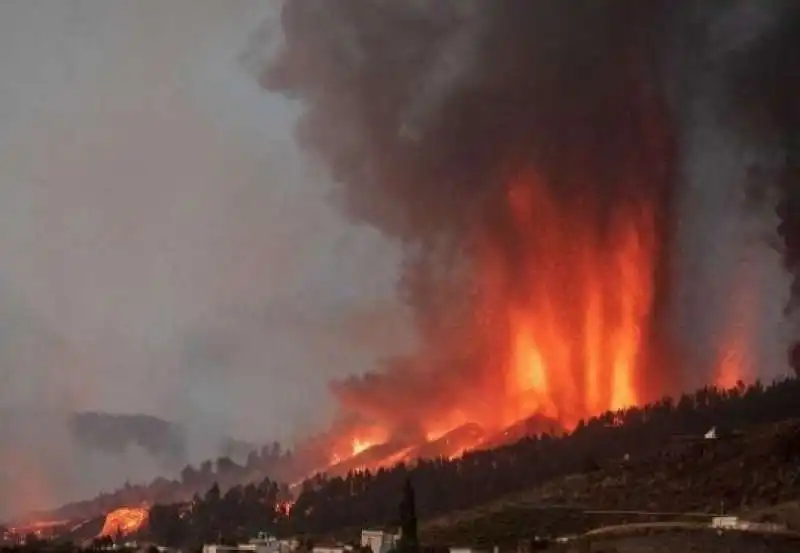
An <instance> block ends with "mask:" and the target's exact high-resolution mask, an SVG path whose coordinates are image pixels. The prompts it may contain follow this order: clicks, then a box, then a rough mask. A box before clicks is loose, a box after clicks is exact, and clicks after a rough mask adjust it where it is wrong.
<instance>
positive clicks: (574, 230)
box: [483, 173, 655, 427]
mask: <svg viewBox="0 0 800 553" xmlns="http://www.w3.org/2000/svg"><path fill="white" fill-rule="evenodd" d="M509 204H510V216H511V219H512V223H511V226H512V231H513V232H516V233H518V239H519V240H518V241H519V242H520V243H522V244H524V245H525V249H524V250H523V251H520V254H519V257H518V258H517V259H514V260H511V261H508V260H503V259H501V258H499V257H497V256H493V255H492V252H491V243H489V244H488V247H489V248H490V249H489V250H488V254H487V255H486V256H485V257H484V260H483V262H484V264H485V266H486V275H488V279H489V280H488V281H487V282H486V290H488V293H487V296H486V299H487V301H488V302H489V304H488V305H487V310H490V311H492V312H495V313H496V312H497V309H498V307H499V308H500V309H501V312H503V311H504V312H505V321H506V324H507V328H508V333H509V335H508V348H509V351H510V353H509V359H508V366H507V368H506V369H507V370H506V382H505V390H504V394H503V395H504V396H505V398H506V399H505V401H504V405H503V410H504V412H503V413H502V420H501V421H500V422H501V423H502V424H505V425H508V424H511V423H513V422H515V421H518V420H521V419H523V418H525V417H528V416H530V415H533V414H541V415H544V416H546V417H549V418H552V419H555V420H558V421H560V422H561V423H562V424H563V425H565V426H567V427H571V426H573V425H574V424H576V423H577V422H578V420H580V419H581V418H585V417H587V416H590V415H593V414H596V413H599V412H602V411H605V410H617V409H620V408H623V407H626V406H630V405H633V404H635V403H637V401H638V400H639V397H638V395H637V390H636V381H637V378H636V373H637V367H638V365H639V362H640V355H641V353H642V349H643V344H642V336H643V335H644V334H645V333H646V330H647V328H646V325H647V322H648V315H649V313H650V310H651V304H652V300H653V271H654V259H655V252H654V247H655V246H654V244H655V239H654V232H653V222H652V215H651V211H650V210H649V209H648V206H647V205H646V204H644V203H642V202H639V203H637V202H632V204H631V205H629V206H618V207H616V208H615V209H614V211H613V213H612V214H611V215H608V214H606V217H607V219H606V220H604V221H603V222H602V223H599V222H598V218H599V214H598V211H597V209H596V208H595V207H594V205H593V204H592V202H591V201H590V200H589V199H587V198H581V199H579V200H573V199H562V198H554V197H551V196H550V195H549V194H548V193H547V192H546V188H545V187H544V186H542V185H541V181H540V180H539V178H538V176H537V175H535V174H533V173H528V174H526V175H525V176H524V177H522V178H520V179H518V180H516V181H514V182H513V183H512V184H511V187H510V191H509ZM510 263H514V264H515V267H514V268H513V272H512V270H511V267H510V266H509V264H510ZM519 264H523V267H522V269H521V271H520V267H519ZM520 272H522V273H523V274H524V275H525V278H524V280H523V281H522V282H521V281H520V279H519V274H520ZM520 289H523V293H520Z"/></svg>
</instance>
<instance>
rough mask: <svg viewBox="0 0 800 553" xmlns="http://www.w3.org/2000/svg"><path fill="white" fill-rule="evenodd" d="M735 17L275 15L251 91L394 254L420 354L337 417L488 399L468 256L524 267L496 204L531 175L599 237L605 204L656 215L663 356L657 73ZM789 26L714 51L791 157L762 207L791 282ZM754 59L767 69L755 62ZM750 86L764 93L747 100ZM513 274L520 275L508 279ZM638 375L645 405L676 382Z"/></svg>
mask: <svg viewBox="0 0 800 553" xmlns="http://www.w3.org/2000/svg"><path fill="white" fill-rule="evenodd" d="M733 4H735V3H733V2H713V1H710V2H696V1H692V0H687V1H685V2H676V1H667V0H649V1H642V0H616V1H614V2H598V1H593V0H500V1H488V0H486V1H478V0H428V1H426V0H405V1H403V0H290V1H288V2H287V3H286V4H285V6H284V9H283V13H282V26H283V31H284V35H285V40H286V42H285V45H284V47H283V49H282V51H281V52H280V55H279V57H278V58H277V60H275V61H274V62H273V63H271V64H270V65H269V67H267V68H266V69H265V70H264V72H263V74H262V75H261V82H262V83H263V85H264V86H265V87H266V88H267V89H269V90H272V91H278V92H281V93H284V94H286V95H287V96H290V97H293V98H296V99H298V100H300V101H301V102H302V103H303V105H304V106H305V108H306V109H305V112H304V115H303V117H302V120H301V121H300V123H299V127H298V137H299V140H300V142H301V144H302V145H303V146H305V147H306V148H308V150H309V151H311V152H313V153H314V154H315V155H317V156H319V158H320V159H321V160H322V161H323V162H324V163H325V164H327V166H328V167H329V168H330V170H331V172H332V175H333V177H334V178H335V180H336V181H337V182H338V183H339V184H340V188H339V192H340V196H339V197H338V198H337V200H339V201H340V202H341V204H342V206H343V208H344V209H345V211H346V212H347V213H348V214H349V215H350V216H352V217H353V218H354V219H355V220H358V221H363V222H367V223H369V224H372V225H374V226H376V227H378V228H380V229H381V230H382V231H383V232H385V233H386V234H387V235H388V236H390V237H394V238H396V239H397V240H399V241H400V242H401V243H402V244H403V247H404V248H405V252H406V257H405V271H404V275H403V278H402V282H401V293H402V294H403V295H404V297H405V298H407V300H408V301H409V302H410V304H411V305H412V306H413V307H414V308H415V312H416V314H417V317H418V323H419V331H420V334H421V338H422V342H423V351H422V352H421V354H420V356H419V357H418V358H415V359H404V360H398V361H393V362H392V363H390V364H389V365H388V366H387V367H384V368H383V370H381V371H380V372H377V373H376V374H370V375H366V376H364V377H363V378H358V377H354V378H352V379H350V380H346V381H344V382H339V383H335V384H334V385H333V389H334V392H335V393H336V395H337V397H338V398H339V399H340V400H341V402H342V403H343V405H344V406H345V407H346V408H348V407H350V408H352V409H353V410H356V411H358V412H359V413H361V414H364V415H365V416H369V417H372V418H374V419H376V420H381V421H395V422H396V421H397V420H398V418H399V419H408V418H413V416H411V415H409V416H406V415H404V413H406V412H407V411H408V409H409V405H411V406H413V408H414V411H415V414H420V412H423V413H424V411H425V410H426V409H429V408H430V409H435V408H437V407H439V406H441V405H443V404H444V405H449V404H452V405H456V404H458V403H459V402H463V401H470V402H473V403H480V402H481V401H484V400H483V399H482V397H483V396H482V393H481V392H480V391H481V390H483V389H485V386H491V383H490V382H484V380H485V379H487V378H489V377H490V376H491V375H487V374H486V371H485V367H486V366H487V360H490V359H491V357H492V355H493V354H494V353H493V352H492V347H491V346H492V344H486V343H483V342H482V341H481V338H480V336H481V335H480V333H479V332H474V333H473V332H472V331H473V330H474V329H475V328H476V327H478V326H480V325H481V324H491V321H489V322H488V323H487V321H484V320H478V319H479V317H477V316H476V314H475V313H474V312H473V311H472V308H473V307H474V301H473V299H474V296H475V294H476V293H477V292H476V283H475V282H474V271H473V270H472V268H473V267H472V265H471V263H472V261H473V258H474V257H473V255H472V253H473V252H474V249H475V248H476V243H477V242H478V241H479V240H480V239H482V238H485V237H486V236H489V237H490V238H491V241H492V244H494V245H495V246H497V247H499V250H500V255H501V257H502V261H503V263H504V265H506V266H508V267H510V268H511V270H512V273H513V272H514V271H515V267H520V268H521V267H522V266H523V263H522V262H523V261H529V260H527V259H524V258H525V256H526V255H529V254H527V253H525V252H526V251H527V250H526V249H525V248H523V246H524V245H525V244H521V243H520V237H519V235H518V234H517V233H514V232H511V230H510V229H509V225H508V218H509V213H508V206H507V192H508V189H507V185H508V181H509V179H510V178H513V177H514V176H515V175H517V174H519V173H520V172H522V171H525V170H527V169H529V168H535V170H536V171H537V173H538V174H540V175H542V176H543V178H544V182H546V183H547V186H548V193H549V194H550V195H551V196H552V197H554V198H556V200H557V201H559V202H562V203H564V204H565V205H569V206H579V207H581V209H583V210H585V211H586V212H587V220H588V224H590V225H591V226H592V227H593V229H594V231H595V232H596V234H597V235H598V236H600V237H601V241H602V237H604V236H605V234H606V233H607V232H608V228H609V225H611V223H612V221H613V218H614V214H615V213H617V210H618V209H620V207H621V206H628V205H637V203H638V202H647V203H648V204H649V205H652V206H654V209H655V213H654V214H653V215H654V219H655V220H654V225H655V229H654V232H655V237H656V242H657V244H658V250H657V257H658V259H657V265H656V267H655V275H654V280H655V287H656V291H655V293H656V302H655V303H656V306H655V312H654V313H653V314H652V317H653V325H654V326H653V329H652V332H653V334H654V336H653V337H652V338H651V339H650V341H651V342H652V343H651V344H650V345H651V347H650V348H648V349H649V350H651V351H653V352H655V353H653V355H654V357H655V358H658V359H661V360H662V361H663V360H664V359H665V355H666V351H667V350H668V349H669V348H667V347H666V344H662V343H660V342H661V341H663V340H664V337H663V332H660V330H659V324H660V319H661V318H663V317H660V316H659V313H660V309H661V306H663V305H665V304H666V303H668V301H669V295H668V292H669V282H668V276H667V275H669V270H668V269H669V257H670V251H671V248H670V238H671V235H672V232H671V231H672V226H673V224H674V222H675V220H676V218H677V216H676V214H675V213H674V198H675V195H676V194H677V193H678V190H679V187H680V183H679V181H678V179H677V178H676V172H675V170H674V169H675V167H676V166H677V165H678V164H679V160H678V159H676V154H675V152H676V151H677V148H676V143H675V141H676V133H675V132H674V131H675V128H674V126H675V121H674V118H673V117H671V115H670V112H669V109H668V107H667V97H668V95H669V93H670V92H671V93H677V94H688V93H691V92H692V89H691V87H676V86H675V83H670V82H667V81H666V80H665V79H666V78H667V77H666V75H670V74H673V75H674V74H680V73H681V71H680V67H678V71H675V70H674V66H675V65H676V64H677V65H678V66H680V65H681V64H684V63H685V64H692V63H695V62H696V60H695V59H692V56H691V54H692V53H695V54H696V53H697V52H690V56H689V59H686V60H685V61H684V58H683V57H678V56H676V55H675V53H674V51H673V49H674V48H675V47H674V45H675V43H676V41H675V40H674V38H675V35H676V34H677V35H680V34H681V33H685V34H686V35H687V36H692V37H695V38H698V40H697V42H696V43H692V44H691V46H690V48H705V47H707V45H705V44H704V43H703V40H704V38H705V34H706V32H707V28H706V26H707V24H708V18H710V19H713V18H714V17H716V15H717V14H719V13H722V12H725V11H726V10H728V9H730V8H731V6H732V5H733ZM776 4H780V3H779V2H778V3H776ZM698 10H700V11H703V10H704V11H705V12H707V14H708V18H707V19H706V20H705V21H704V22H701V23H697V19H696V18H693V17H692V14H693V13H694V12H697V11H698ZM796 20H797V18H796V17H794V19H792V21H795V22H796ZM787 25H788V24H787ZM795 31H796V29H790V28H789V27H788V26H787V28H786V29H785V30H784V31H781V32H780V33H778V35H780V37H783V38H774V41H775V43H771V42H769V41H768V40H766V41H765V42H764V43H763V44H760V45H757V47H748V50H747V53H746V54H742V56H739V57H736V56H728V57H726V60H727V62H726V63H728V64H729V67H728V70H729V71H730V73H729V77H726V78H729V80H730V86H731V87H734V85H735V84H736V83H741V84H742V86H741V90H734V91H733V92H732V94H733V96H734V97H735V98H737V99H741V100H742V101H748V102H749V101H750V100H745V99H746V98H748V94H749V95H753V98H755V99H756V100H759V101H763V102H764V105H765V107H764V109H763V110H762V111H763V112H764V114H766V115H767V116H768V117H769V118H770V121H772V125H773V126H774V127H776V128H777V129H778V131H779V132H781V133H782V140H783V142H784V144H785V145H786V149H787V153H788V152H794V154H793V155H791V156H789V158H788V159H789V162H788V163H787V167H786V176H785V178H784V179H782V181H781V185H780V190H781V194H782V195H781V198H782V200H781V204H780V208H779V209H780V210H781V213H782V215H783V224H782V226H781V233H782V236H783V237H784V239H785V241H786V246H787V266H788V267H789V268H790V270H793V271H794V270H797V269H798V265H800V243H798V242H800V234H799V233H798V226H800V224H798V222H797V219H798V217H797V216H796V215H794V214H795V213H797V205H798V201H800V195H799V194H798V193H797V185H796V171H797V167H798V166H800V165H799V161H800V160H799V159H798V156H800V153H799V152H798V142H800V141H799V140H798V137H797V128H798V126H797V119H798V111H797V101H796V100H795V99H794V98H795V97H796V94H794V95H793V94H791V93H790V92H788V91H789V90H792V91H794V92H795V93H796V91H797V90H798V88H797V81H796V80H795V81H794V82H795V85H794V87H793V88H788V89H787V90H786V92H784V89H783V88H782V87H783V86H784V85H783V84H782V83H784V73H786V72H791V71H794V72H795V73H794V74H795V78H796V71H797V69H796V68H797V64H794V66H792V61H791V60H793V59H794V58H792V56H793V55H794V54H790V53H789V52H797V48H796V47H795V48H794V49H790V50H787V51H786V53H780V54H779V53H778V52H779V49H778V46H779V44H778V43H781V44H783V43H785V42H786V41H787V40H790V41H792V42H793V43H794V44H795V46H797V39H796V35H797V33H796V32H795ZM776 36H777V35H776ZM790 37H791V38H790ZM683 53H684V54H685V53H686V52H683ZM765 59H769V60H770V63H769V64H766V65H764V64H762V62H763V61H764V60H765ZM792 67H794V69H792ZM671 68H672V69H671ZM759 71H760V72H762V73H761V74H759ZM754 80H757V81H759V82H760V83H761V84H760V85H759V86H758V87H752V86H749V83H752V82H753V81H754ZM675 91H677V92H675ZM748 132H762V131H761V130H753V129H751V130H750V131H748ZM631 176H635V178H633V179H632V178H631ZM765 186H767V185H766V184H765ZM516 277H517V278H518V279H519V280H522V279H524V278H526V276H525V275H524V274H522V272H521V271H517V274H516ZM518 284H520V282H515V281H514V280H513V279H512V281H511V282H510V283H509V284H508V286H509V287H510V290H509V292H510V293H511V294H514V293H517V292H519V293H522V292H521V290H519V288H521V287H519V286H518ZM798 288H800V285H798ZM426 345H430V346H431V347H426ZM433 346H435V347H433ZM659 346H664V347H662V348H659ZM443 352H446V353H443ZM650 361H651V365H652V367H653V369H652V370H651V371H650V372H648V373H647V375H646V382H642V383H640V384H642V385H643V386H646V387H647V388H648V389H650V391H651V392H652V393H654V394H655V393H663V392H665V391H670V390H672V391H674V390H675V389H676V388H679V387H680V375H679V374H678V372H677V371H676V369H668V367H670V366H672V364H671V363H668V362H664V363H661V364H660V365H663V366H659V367H658V369H656V363H655V360H654V359H653V360H650ZM465 384H467V385H465ZM470 384H471V385H470ZM423 397H424V398H425V399H426V401H424V402H422V401H420V400H421V399H422V398H423ZM485 407H486V408H487V409H491V406H490V405H487V406H485ZM403 422H407V421H405V420H404V421H403Z"/></svg>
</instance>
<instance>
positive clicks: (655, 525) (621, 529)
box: [584, 522, 800, 539]
mask: <svg viewBox="0 0 800 553" xmlns="http://www.w3.org/2000/svg"><path fill="white" fill-rule="evenodd" d="M666 529H674V530H690V531H717V529H715V528H711V527H710V526H709V525H708V524H700V523H698V522H634V523H631V524H616V525H613V526H604V527H602V528H595V529H594V530H589V531H588V532H586V533H585V534H584V536H599V535H607V534H611V535H619V534H626V533H628V532H637V531H639V530H666ZM721 531H722V532H742V533H748V534H759V535H762V536H774V537H783V538H795V539H800V532H793V531H791V530H762V529H759V528H736V529H731V530H721Z"/></svg>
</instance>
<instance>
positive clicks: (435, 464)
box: [150, 379, 800, 543]
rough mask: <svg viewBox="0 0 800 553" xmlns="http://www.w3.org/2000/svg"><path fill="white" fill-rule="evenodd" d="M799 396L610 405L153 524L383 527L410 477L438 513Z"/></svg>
mask: <svg viewBox="0 0 800 553" xmlns="http://www.w3.org/2000/svg"><path fill="white" fill-rule="evenodd" d="M798 399H800V380H797V379H786V380H781V381H777V382H774V383H772V384H770V385H768V386H764V385H763V384H762V383H760V382H756V383H754V384H752V385H750V386H747V387H746V386H745V385H744V384H742V383H739V384H738V385H737V386H736V387H735V388H733V389H730V390H721V389H717V388H714V387H705V388H702V389H700V390H698V391H696V392H694V393H691V394H684V395H682V396H681V397H680V398H678V399H677V400H675V399H672V398H664V399H662V400H660V401H658V402H655V403H651V404H648V405H645V406H641V407H631V408H628V409H624V410H621V411H618V412H607V413H604V414H602V415H599V416H597V417H593V418H591V419H589V420H587V421H582V422H580V423H579V424H578V425H577V427H576V428H575V430H574V431H572V432H570V433H568V434H566V435H563V436H559V437H555V436H550V435H548V434H543V435H540V436H528V437H525V438H523V439H522V440H520V441H518V442H516V443H514V444H510V445H505V446H502V447H498V448H495V449H491V450H484V451H473V452H467V453H466V454H465V455H463V456H462V457H460V458H458V459H453V460H447V459H434V460H418V461H416V462H414V463H413V464H398V465H396V466H394V467H392V468H382V469H379V470H377V471H354V472H350V473H348V474H347V475H345V476H337V477H328V476H326V475H325V474H317V475H316V476H314V477H312V478H309V479H307V480H306V481H304V482H303V484H302V486H301V489H300V493H299V495H298V496H297V498H296V501H295V502H294V504H293V506H292V508H291V510H290V511H289V512H288V513H287V512H286V511H285V510H282V509H281V507H280V505H281V500H280V499H279V498H278V496H277V495H276V494H277V491H276V492H275V494H273V495H269V494H268V493H267V491H266V490H273V489H276V490H279V489H280V486H277V485H273V484H272V483H271V482H270V483H269V485H267V482H268V480H267V481H264V482H262V483H261V484H260V485H258V486H254V485H248V486H234V487H233V488H231V490H229V491H228V492H227V493H226V494H225V495H224V496H222V497H218V496H219V486H214V487H212V491H210V492H208V493H207V494H206V496H205V497H203V498H199V497H198V498H195V500H194V501H193V502H192V503H191V505H190V507H189V508H187V507H186V506H185V505H184V506H180V505H172V506H160V505H159V506H157V507H154V509H153V513H152V514H151V522H150V526H151V531H152V532H153V533H154V537H155V538H156V539H163V540H164V541H165V543H172V542H173V541H175V540H177V537H180V536H179V535H180V532H179V531H178V530H175V528H178V529H182V530H181V531H186V532H189V530H187V529H191V528H197V529H198V532H204V534H203V535H202V537H203V538H213V537H220V536H222V537H225V536H236V537H238V536H242V535H244V534H246V533H247V532H253V531H269V532H272V533H275V534H276V535H306V536H320V535H329V534H333V533H336V532H337V531H340V530H342V529H348V528H350V529H360V528H363V527H382V526H385V525H390V524H394V523H396V521H397V516H396V515H397V511H396V501H395V499H396V498H397V497H398V494H399V493H400V490H402V489H403V486H404V485H405V483H406V482H407V481H413V483H414V487H415V490H416V498H417V502H418V509H417V512H418V515H419V516H420V517H422V518H431V517H435V516H437V515H442V514H446V513H449V512H451V511H455V510H461V509H468V508H471V507H475V506H477V505H480V504H484V503H487V502H489V501H492V500H494V499H497V498H499V497H501V496H503V495H506V494H509V493H511V492H516V491H519V490H522V489H530V488H533V487H536V486H537V485H540V484H542V483H543V482H545V481H547V480H550V479H553V478H556V477H559V476H563V475H567V474H571V473H576V472H586V471H589V470H593V469H595V468H597V467H598V466H600V465H601V464H603V463H605V462H608V461H611V460H615V459H620V458H623V457H624V456H629V457H635V456H642V455H645V454H647V453H648V452H652V451H654V450H658V448H661V447H663V446H664V444H665V443H667V442H668V441H669V440H671V439H674V438H676V437H680V436H690V437H691V436H694V437H702V435H703V434H704V433H705V432H706V431H708V430H709V429H710V428H711V427H717V428H718V429H720V430H723V431H724V429H725V428H731V429H733V428H743V427H746V426H750V425H755V424H763V423H771V422H778V421H781V420H785V419H788V418H795V417H800V401H798ZM275 486H277V487H275ZM214 490H216V491H214ZM259 490H261V491H259ZM212 492H213V493H212ZM265 493H267V495H264V494H265ZM269 493H272V492H271V491H270V492H269ZM209 494H210V495H209ZM226 498H227V499H226ZM177 519H180V522H176V520H177ZM169 529H172V530H169ZM171 531H172V532H174V533H172V534H171V533H170V532H171ZM243 533H244V534H243ZM194 537H196V538H199V537H200V536H199V535H198V536H194Z"/></svg>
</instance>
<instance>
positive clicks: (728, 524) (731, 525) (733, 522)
mask: <svg viewBox="0 0 800 553" xmlns="http://www.w3.org/2000/svg"><path fill="white" fill-rule="evenodd" d="M711 527H712V528H718V529H720V530H733V529H736V528H739V517H735V516H722V517H713V518H712V519H711Z"/></svg>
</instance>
